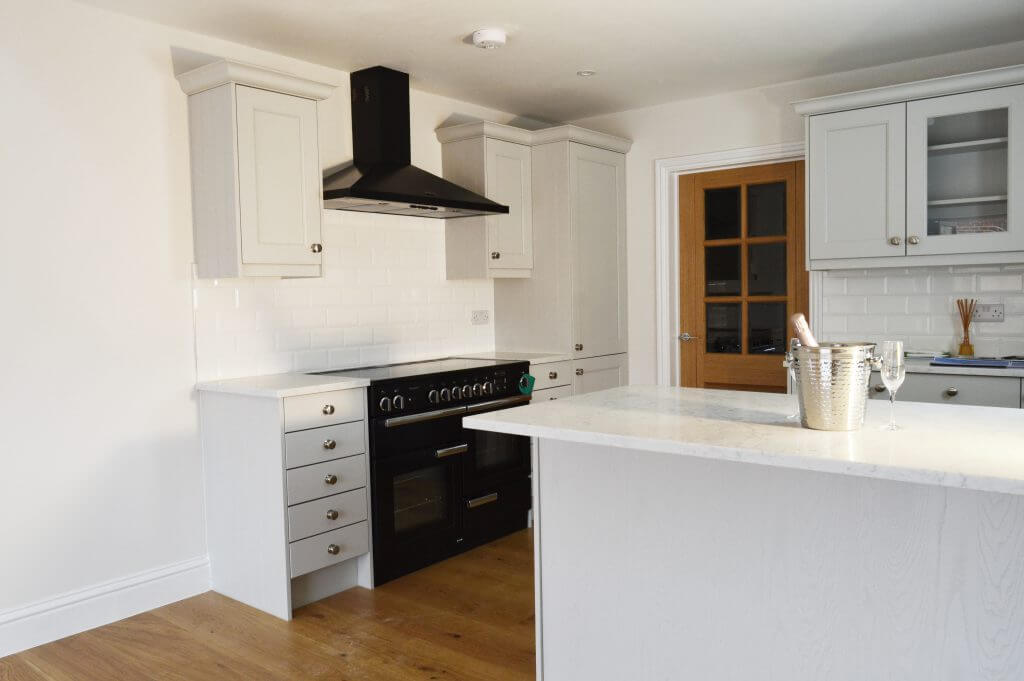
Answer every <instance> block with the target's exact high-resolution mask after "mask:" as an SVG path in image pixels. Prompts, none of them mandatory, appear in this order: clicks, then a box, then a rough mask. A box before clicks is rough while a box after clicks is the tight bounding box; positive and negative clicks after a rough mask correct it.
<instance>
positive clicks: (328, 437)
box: [284, 421, 366, 468]
mask: <svg viewBox="0 0 1024 681" xmlns="http://www.w3.org/2000/svg"><path fill="white" fill-rule="evenodd" d="M364 423H366V422H365V421H354V422H352V423H341V424H338V425H336V426H326V427H324V428H311V429H309V430H300V431H297V432H294V433H288V434H286V435H285V436H284V460H285V467H286V468H295V467H296V466H308V465H309V464H311V463H319V462H320V461H327V460H330V459H341V458H343V457H346V456H353V455H355V454H362V453H363V451H364V449H365V448H364V447H363V424H364Z"/></svg>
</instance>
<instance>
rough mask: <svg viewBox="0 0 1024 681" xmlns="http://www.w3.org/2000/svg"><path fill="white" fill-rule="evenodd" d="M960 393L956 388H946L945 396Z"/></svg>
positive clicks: (953, 395)
mask: <svg viewBox="0 0 1024 681" xmlns="http://www.w3.org/2000/svg"><path fill="white" fill-rule="evenodd" d="M959 394H960V391H959V390H957V389H956V388H946V397H956V396H957V395H959Z"/></svg>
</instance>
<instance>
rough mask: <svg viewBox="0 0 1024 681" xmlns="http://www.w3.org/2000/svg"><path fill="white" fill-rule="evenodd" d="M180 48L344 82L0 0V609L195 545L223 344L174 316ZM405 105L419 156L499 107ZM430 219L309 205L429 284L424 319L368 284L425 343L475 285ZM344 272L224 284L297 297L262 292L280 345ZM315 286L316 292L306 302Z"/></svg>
mask: <svg viewBox="0 0 1024 681" xmlns="http://www.w3.org/2000/svg"><path fill="white" fill-rule="evenodd" d="M197 53H204V54H206V55H216V56H226V57H231V58H234V59H238V60H242V61H248V62H251V63H255V64H261V65H265V66H269V67H272V68H277V69H281V70H286V71H291V72H293V73H296V74H298V75H301V76H305V77H309V78H317V79H322V80H326V81H329V82H337V83H342V84H347V81H348V75H347V74H345V73H342V72H339V71H335V70H332V69H327V68H324V67H321V66H315V65H312V64H306V63H302V62H299V61H295V60H292V59H287V58H283V57H279V56H275V55H272V54H269V53H266V52H262V51H259V50H255V49H251V48H247V47H244V46H240V45H236V44H231V43H227V42H224V41H220V40H215V39H212V38H207V37H204V36H200V35H196V34H191V33H186V32H183V31H179V30H175V29H170V28H166V27H161V26H158V25H155V24H149V23H145V22H142V21H138V20H134V19H129V18H126V17H123V16H120V15H116V14H112V13H108V12H106V11H102V10H97V9H94V8H90V7H86V6H83V5H79V4H76V3H73V2H68V1H66V0H32V1H31V2H29V1H27V0H19V1H16V2H7V3H5V4H4V13H3V21H0V90H2V91H3V93H4V104H3V106H0V129H2V130H3V131H4V137H3V142H2V153H0V188H2V189H0V224H2V225H3V228H2V229H0V296H2V303H3V305H2V307H3V319H4V320H5V322H4V325H3V331H4V332H3V334H2V335H0V357H2V361H3V369H2V376H3V380H2V381H0V414H3V417H2V423H3V427H2V428H0V462H2V468H0V470H2V472H0V546H2V549H0V625H3V623H4V622H5V621H10V619H11V617H13V616H14V615H13V614H12V613H15V610H16V609H17V608H21V607H23V606H26V605H30V604H34V603H38V602H42V601H48V600H49V599H51V598H52V597H54V596H55V595H57V594H62V593H67V592H77V591H79V590H82V589H85V588H87V587H91V586H93V585H96V584H98V583H101V582H105V581H107V580H114V579H119V578H122V577H124V576H126V575H132V574H136V573H140V572H146V571H150V570H153V569H156V568H159V567H161V566H166V565H169V564H172V563H176V562H179V561H184V560H187V559H192V558H196V557H201V556H202V555H204V554H205V552H206V548H205V537H204V529H203V527H204V524H203V501H202V464H201V457H200V452H199V443H198V437H197V417H196V405H195V396H194V393H193V385H194V383H195V381H196V359H197V358H196V351H195V347H196V345H197V344H198V346H199V348H200V350H201V352H200V360H201V361H202V362H204V364H203V366H204V367H207V366H211V365H217V366H219V362H221V361H222V360H223V359H224V357H225V356H226V355H225V354H224V353H223V352H221V351H220V350H208V348H207V345H208V343H209V342H211V339H213V341H216V340H218V339H222V338H223V337H222V336H220V335H219V334H218V333H214V334H213V335H210V334H208V333H207V332H206V331H207V330H206V329H205V327H204V328H202V329H200V330H201V331H202V333H200V334H199V336H198V338H196V337H195V336H194V334H193V306H192V300H193V293H194V291H193V282H192V280H191V271H190V262H191V259H192V236H191V229H192V228H191V215H190V203H189V171H188V130H187V108H186V99H185V95H184V94H183V93H182V92H181V90H180V88H179V86H178V83H177V81H176V80H175V78H174V71H175V68H176V67H177V68H179V69H182V68H184V67H185V66H189V65H191V66H194V65H196V64H197V63H199V62H201V61H202V59H203V57H201V56H200V55H197ZM346 97H347V87H342V88H340V89H339V93H338V95H336V96H335V97H333V98H332V99H330V100H327V101H325V102H324V103H323V104H322V106H321V108H320V116H321V118H320V120H321V131H322V134H321V139H320V143H321V150H322V152H323V161H324V164H325V165H332V164H335V163H338V162H341V161H343V160H346V159H348V158H350V157H351V152H350V149H351V143H350V137H351V135H350V125H349V117H348V103H347V99H346ZM412 107H413V118H414V123H413V133H412V137H413V149H412V156H413V160H414V162H416V163H418V164H420V165H422V167H424V168H426V169H428V170H435V171H437V170H439V169H440V164H441V160H440V147H439V145H438V144H437V142H436V140H435V138H434V135H433V129H434V127H436V126H437V125H439V124H441V123H442V122H444V121H446V120H452V121H455V122H458V121H460V120H464V119H465V118H466V117H482V118H488V119H493V120H497V121H504V122H508V121H509V120H510V119H511V118H512V117H511V116H509V115H507V114H503V113H501V112H497V111H491V110H487V109H482V108H480V107H476V106H472V105H466V104H463V103H460V102H456V101H453V100H448V99H445V98H442V97H437V96H434V95H427V94H422V93H418V92H414V93H413V97H412ZM392 220H398V218H392ZM419 226H422V225H416V227H419ZM438 229H439V227H438V226H437V225H436V224H435V225H431V226H429V227H425V228H424V230H423V232H422V233H417V234H413V232H415V227H414V226H413V225H412V224H411V223H402V225H401V226H399V225H398V224H397V223H395V224H391V223H387V221H386V220H380V221H376V222H373V221H371V222H358V221H357V222H352V223H350V224H348V225H346V224H345V222H344V221H343V222H342V224H341V225H340V226H339V225H337V224H335V221H329V226H328V228H327V239H328V246H329V250H328V252H327V255H328V260H329V266H328V267H329V269H330V268H338V267H339V266H340V265H342V264H345V263H346V262H347V261H346V258H349V259H354V258H355V257H356V255H357V253H358V254H360V255H361V256H362V255H365V256H366V258H362V259H361V261H360V262H359V263H358V264H359V267H358V268H357V269H356V270H355V271H356V272H358V274H357V275H355V276H357V277H365V278H366V279H367V280H368V281H372V282H386V284H382V285H383V286H385V287H394V289H398V288H400V287H402V286H404V285H406V284H407V283H409V282H406V281H405V280H403V279H402V278H401V277H402V276H406V275H407V274H408V276H410V278H412V277H413V274H409V273H410V272H412V273H415V276H416V277H422V279H416V283H417V284H422V283H424V282H427V281H429V284H430V286H429V287H428V289H427V290H428V291H430V292H432V293H428V303H432V304H436V306H438V307H434V308H427V309H430V310H431V312H437V311H438V310H440V309H443V308H444V306H446V305H455V304H458V305H460V306H462V307H461V308H460V310H459V314H458V315H456V314H455V313H454V312H453V313H452V317H453V318H452V319H451V320H446V318H444V317H443V316H442V317H440V318H438V319H431V320H430V321H429V322H427V321H426V320H425V319H423V317H424V316H425V315H424V314H423V313H422V312H418V311H416V310H412V311H410V310H409V309H408V306H409V305H410V304H415V303H416V302H417V301H405V300H401V301H399V302H395V303H391V302H388V301H385V300H383V298H384V297H386V295H387V294H386V293H384V292H379V293H378V292H377V289H375V288H374V285H373V284H368V286H370V288H369V290H370V291H371V293H372V294H374V295H377V296H379V298H378V302H381V303H384V308H385V309H386V311H387V315H388V317H387V321H388V324H389V325H390V324H392V323H394V324H398V325H400V326H402V325H404V324H405V323H406V322H405V321H404V319H405V318H404V317H403V316H402V315H411V316H412V317H413V319H414V320H415V321H413V322H410V324H411V325H416V324H424V323H425V324H426V333H427V337H428V339H429V338H431V337H433V338H434V339H435V340H437V341H445V342H448V343H454V342H455V338H456V337H457V336H458V335H459V334H457V333H456V332H457V331H461V329H456V323H457V322H459V320H461V318H462V317H463V316H464V315H463V314H462V313H463V312H464V311H465V306H466V305H468V304H470V303H471V304H472V305H473V306H476V305H479V306H480V307H483V308H489V307H490V303H491V288H490V285H489V284H487V283H486V282H476V283H469V284H452V285H448V284H446V283H444V282H442V281H440V278H439V277H440V266H441V262H442V258H441V256H440V254H439V252H438V247H437V242H438V238H439V237H438ZM403 236H404V237H406V238H407V240H405V241H403V239H402V237H403ZM399 241H401V242H402V243H396V242H399ZM414 251H417V253H416V254H415V255H414ZM414 260H415V261H416V262H415V264H412V261H414ZM378 265H380V266H379V267H378ZM346 283H347V280H346V279H345V278H344V277H343V278H342V279H341V280H337V279H334V278H332V279H330V280H325V281H323V282H319V283H316V284H309V285H307V284H304V283H299V284H295V283H294V282H273V283H268V284H264V285H261V286H259V287H257V286H256V285H253V286H252V287H247V286H242V287H240V290H241V289H244V290H246V291H250V290H251V291H257V290H259V291H261V292H263V293H264V294H266V295H268V296H270V297H272V298H273V300H274V301H275V303H276V302H278V301H285V300H290V299H291V297H292V296H295V295H297V294H296V292H297V291H301V292H302V293H301V294H298V295H300V296H301V297H304V296H306V295H307V294H308V295H309V296H310V303H309V304H308V305H305V304H301V305H296V306H292V305H291V304H290V303H289V304H281V305H277V304H271V305H270V306H268V308H266V309H267V310H269V312H270V314H271V315H276V314H277V313H282V314H283V315H284V317H285V318H284V319H282V320H281V321H280V322H278V321H276V320H272V321H271V323H270V326H269V327H268V328H269V329H270V332H271V335H272V336H273V338H274V343H278V344H282V345H283V344H285V343H286V341H284V340H282V339H283V338H284V336H285V335H286V330H290V329H293V328H294V327H296V325H298V323H299V322H298V320H299V319H300V318H301V319H306V318H307V317H309V316H316V315H317V314H319V313H320V312H323V313H324V314H326V317H327V319H332V310H333V308H332V307H329V305H335V303H334V302H332V301H333V300H334V297H335V296H336V295H337V296H339V297H340V300H341V301H342V302H341V304H342V305H345V304H346V296H347V295H348V293H347V292H345V290H344V287H345V285H346ZM226 287H227V288H230V286H229V285H228V286H226ZM196 288H197V289H198V291H197V293H198V296H197V297H198V299H199V301H200V307H199V313H200V315H199V316H200V318H201V317H202V313H204V312H205V303H206V297H207V294H211V297H212V299H213V303H211V305H212V306H213V308H214V313H215V314H214V316H215V318H216V313H217V312H220V311H232V310H233V311H238V310H237V309H236V308H233V307H232V305H231V303H230V301H229V302H227V303H224V304H223V305H221V304H220V303H221V302H223V301H220V302H218V296H220V295H221V294H220V293H217V294H213V293H212V291H213V289H212V288H208V287H207V286H206V285H205V284H203V285H198V286H196ZM339 289H341V293H340V294H339V293H337V292H338V290H339ZM268 292H269V293H268ZM313 297H317V300H318V301H320V302H318V303H317V305H323V306H324V307H321V308H316V311H312V310H314V304H313V302H312V300H313ZM430 297H432V298H433V300H432V301H431V300H430V299H429V298H430ZM403 306H404V307H403ZM259 311H264V308H262V307H260V308H258V309H255V308H254V310H253V314H254V315H255V314H256V313H257V312H259ZM232 314H233V312H232ZM346 314H348V311H346V312H344V313H343V322H344V324H345V325H346V326H349V325H351V326H366V328H368V329H370V331H369V333H370V335H369V337H368V338H367V337H366V336H364V339H366V342H362V341H361V342H360V343H359V344H358V345H359V346H360V347H362V346H368V345H372V344H377V343H386V344H391V340H390V337H388V336H387V335H386V333H385V331H384V329H386V328H389V327H387V326H382V327H381V331H380V332H378V326H377V324H376V323H375V322H374V323H372V324H370V323H369V322H368V321H367V320H365V319H363V320H361V319H360V312H359V311H356V312H355V313H354V318H353V316H348V317H346V316H345V315H346ZM243 316H244V315H243ZM455 317H458V318H459V319H455ZM275 319H276V318H275ZM446 321H450V323H451V326H450V327H449V326H446V325H445V322H446ZM435 322H436V323H437V324H439V325H438V326H433V324H434V323H435ZM350 323H351V324H350ZM419 330H420V329H408V333H409V334H410V335H416V334H417V333H418V332H419ZM405 332H406V331H402V333H403V334H404V333H405ZM302 333H305V332H302ZM478 334H479V335H478V336H474V337H473V338H471V340H470V347H473V348H478V347H482V346H486V345H487V344H488V343H491V342H492V336H491V331H490V328H489V327H484V329H483V330H482V331H480V332H478ZM403 337H404V336H403ZM287 343H288V346H289V348H291V347H292V345H291V341H287ZM310 343H312V337H311V339H310ZM298 345H299V346H303V345H304V342H303V343H299V344H298ZM280 347H281V346H275V348H274V349H275V350H277V349H280ZM345 347H349V346H348V344H347V343H345ZM441 348H442V344H439V345H438V346H436V349H438V350H440V349H441ZM300 349H302V348H295V350H296V351H298V350H300ZM432 349H435V348H432ZM456 349H461V348H456ZM290 351H291V350H289V352H290ZM389 352H390V351H389ZM262 356H263V355H262V354H261V352H256V353H253V355H252V357H253V358H254V360H253V362H252V363H251V364H249V365H245V366H238V365H233V366H231V367H230V371H231V372H233V373H247V372H249V371H250V370H251V369H259V368H263V365H260V364H259V362H260V357H262ZM392 356H395V355H389V357H392ZM319 358H320V359H323V356H322V355H320V356H319ZM302 361H304V362H307V363H310V362H312V363H314V364H315V363H316V362H314V361H313V359H312V358H311V357H308V356H307V357H304V358H303V360H302ZM281 366H282V367H284V368H286V365H285V364H283V365H281ZM152 605H153V604H152V603H149V604H142V605H141V606H140V607H150V606H152ZM22 612H23V611H22ZM15 614H16V613H15ZM123 614H124V613H123V611H119V610H118V609H116V608H115V609H114V611H113V615H114V616H123ZM0 630H2V626H0ZM0 638H2V636H0ZM0 643H3V642H2V641H0ZM0 649H3V645H0ZM0 654H2V653H0Z"/></svg>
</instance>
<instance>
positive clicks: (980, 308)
mask: <svg viewBox="0 0 1024 681" xmlns="http://www.w3.org/2000/svg"><path fill="white" fill-rule="evenodd" d="M971 320H972V321H975V322H1003V321H1006V314H1005V312H1004V311H1003V304H1002V303H978V304H977V305H976V306H975V307H974V316H973V317H971Z"/></svg>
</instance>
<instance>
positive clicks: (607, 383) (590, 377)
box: [572, 354, 629, 395]
mask: <svg viewBox="0 0 1024 681" xmlns="http://www.w3.org/2000/svg"><path fill="white" fill-rule="evenodd" d="M626 358H627V356H626V355H625V354H617V355H606V356H603V357H589V358H587V359H577V360H573V378H572V394H573V395H582V394H583V393H592V392H596V391H598V390H608V389H609V388H618V387H619V386H623V385H626V384H628V383H629V377H628V366H627V361H626Z"/></svg>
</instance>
